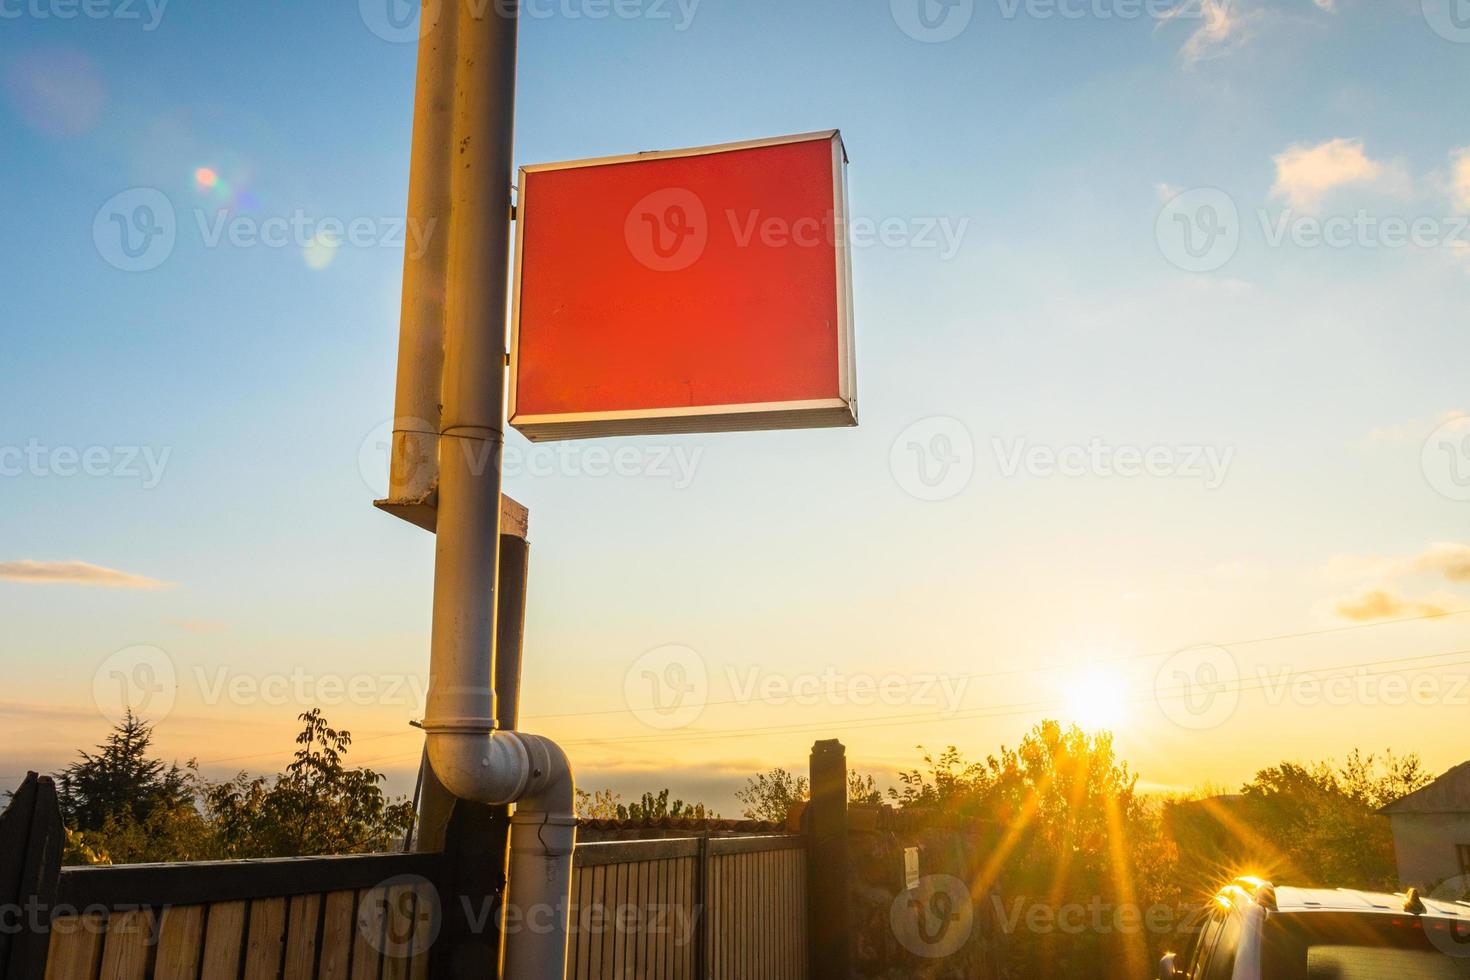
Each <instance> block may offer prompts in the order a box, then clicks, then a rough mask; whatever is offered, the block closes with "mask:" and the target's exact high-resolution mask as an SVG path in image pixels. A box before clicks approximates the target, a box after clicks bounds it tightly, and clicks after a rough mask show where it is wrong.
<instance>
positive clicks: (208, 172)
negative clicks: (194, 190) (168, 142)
mask: <svg viewBox="0 0 1470 980" xmlns="http://www.w3.org/2000/svg"><path fill="white" fill-rule="evenodd" d="M218 183H219V174H217V173H215V172H214V169H213V168H212V167H200V168H199V169H198V170H196V171H194V184H195V186H197V187H198V188H199V189H200V190H202V191H211V190H214V187H215V185H216V184H218Z"/></svg>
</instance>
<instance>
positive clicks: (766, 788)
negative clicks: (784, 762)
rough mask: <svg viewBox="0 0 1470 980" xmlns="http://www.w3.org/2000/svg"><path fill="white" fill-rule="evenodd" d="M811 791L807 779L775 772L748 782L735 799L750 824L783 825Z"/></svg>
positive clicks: (737, 791)
mask: <svg viewBox="0 0 1470 980" xmlns="http://www.w3.org/2000/svg"><path fill="white" fill-rule="evenodd" d="M810 791H811V787H810V786H809V785H808V783H807V778H806V777H805V776H794V775H792V774H791V773H789V772H787V771H786V770H785V769H772V770H771V771H770V772H762V773H756V774H755V775H754V776H751V777H750V778H749V779H747V780H746V781H745V787H744V788H743V789H738V790H736V791H735V799H737V800H739V801H740V805H741V806H742V807H743V808H744V809H743V810H742V811H741V812H742V813H743V814H744V815H745V818H746V819H747V820H769V821H772V822H780V821H783V820H785V819H786V815H787V814H788V813H790V812H791V808H792V806H794V805H795V804H797V803H800V802H802V801H803V800H805V799H806V798H807V797H808V796H810V795H811V792H810Z"/></svg>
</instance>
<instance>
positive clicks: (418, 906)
mask: <svg viewBox="0 0 1470 980" xmlns="http://www.w3.org/2000/svg"><path fill="white" fill-rule="evenodd" d="M413 894H414V922H413V949H412V955H411V957H410V959H409V961H408V976H409V980H427V977H428V976H429V953H430V951H431V948H432V946H433V944H434V943H435V942H437V941H438V939H439V936H440V935H442V932H441V931H440V930H441V929H442V928H443V924H444V909H443V907H442V906H441V904H440V902H439V896H438V893H437V892H436V891H435V889H434V886H433V885H431V884H429V883H428V882H422V883H420V884H418V885H417V886H415V887H414V892H413ZM487 927H488V926H487Z"/></svg>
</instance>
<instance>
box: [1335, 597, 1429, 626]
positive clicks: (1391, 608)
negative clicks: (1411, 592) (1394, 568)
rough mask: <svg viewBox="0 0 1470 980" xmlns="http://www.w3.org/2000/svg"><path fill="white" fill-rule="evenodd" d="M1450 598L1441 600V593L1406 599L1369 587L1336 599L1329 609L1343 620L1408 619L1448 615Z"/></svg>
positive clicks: (1356, 621)
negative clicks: (1367, 589) (1364, 590)
mask: <svg viewBox="0 0 1470 980" xmlns="http://www.w3.org/2000/svg"><path fill="white" fill-rule="evenodd" d="M1453 602H1454V599H1453V598H1450V600H1449V602H1448V603H1446V602H1445V597H1444V596H1442V595H1435V596H1431V597H1430V598H1428V599H1410V598H1405V597H1404V596H1401V595H1398V594H1397V593H1394V592H1389V591H1387V590H1384V589H1370V590H1369V591H1367V592H1363V593H1361V594H1359V595H1354V596H1349V597H1347V598H1343V599H1339V600H1337V602H1336V603H1335V604H1334V606H1333V609H1334V611H1335V612H1336V613H1337V615H1339V616H1341V617H1342V618H1343V619H1347V620H1351V621H1352V622H1355V623H1369V622H1373V621H1375V620H1380V619H1411V618H1414V617H1417V616H1425V617H1434V616H1445V615H1448V614H1449V613H1450V611H1451V609H1452V608H1454V607H1453Z"/></svg>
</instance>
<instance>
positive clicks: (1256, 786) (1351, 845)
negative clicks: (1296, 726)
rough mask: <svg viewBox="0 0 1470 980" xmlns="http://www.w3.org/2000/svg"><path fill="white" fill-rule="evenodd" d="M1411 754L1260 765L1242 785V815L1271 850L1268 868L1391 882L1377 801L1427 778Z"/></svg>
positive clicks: (1297, 876)
mask: <svg viewBox="0 0 1470 980" xmlns="http://www.w3.org/2000/svg"><path fill="white" fill-rule="evenodd" d="M1429 781H1430V777H1429V775H1428V774H1427V773H1426V772H1424V769H1423V766H1422V765H1421V763H1420V761H1419V757H1418V756H1417V755H1407V756H1403V757H1399V756H1395V755H1394V754H1393V753H1392V752H1387V753H1385V754H1384V755H1382V756H1374V755H1371V754H1369V755H1365V754H1363V753H1362V752H1360V751H1358V750H1357V749H1354V750H1353V752H1352V753H1351V754H1350V755H1349V756H1348V757H1347V761H1346V762H1345V763H1343V764H1342V765H1340V766H1339V765H1336V764H1335V763H1333V762H1330V761H1327V762H1316V763H1306V764H1303V763H1296V762H1283V763H1281V764H1280V765H1276V766H1272V767H1270V768H1268V769H1262V770H1261V771H1260V772H1258V773H1256V776H1255V778H1254V779H1253V780H1252V781H1251V782H1249V783H1247V784H1246V785H1245V786H1244V787H1243V788H1242V789H1241V793H1242V794H1243V797H1244V798H1243V800H1242V801H1241V808H1242V810H1243V813H1244V815H1245V823H1246V824H1247V825H1248V826H1249V827H1251V828H1252V829H1253V831H1254V832H1255V833H1256V834H1259V835H1260V836H1261V837H1262V838H1263V839H1264V840H1265V841H1267V842H1268V843H1269V845H1270V847H1271V848H1272V849H1274V851H1275V853H1274V854H1271V855H1267V856H1266V861H1267V863H1269V864H1273V865H1275V866H1274V867H1271V868H1269V869H1268V870H1269V871H1271V872H1272V873H1273V874H1274V875H1276V876H1278V877H1280V878H1282V879H1283V880H1290V881H1291V883H1293V884H1300V885H1321V886H1331V887H1356V888H1392V887H1395V886H1396V884H1397V878H1398V874H1397V869H1396V864H1395V860H1394V849H1393V836H1392V834H1391V832H1390V828H1389V824H1388V821H1387V820H1385V819H1383V818H1382V817H1380V816H1378V814H1377V811H1378V809H1379V808H1381V807H1383V806H1386V805H1387V804H1389V803H1392V802H1393V801H1394V800H1397V799H1400V798H1401V797H1403V796H1406V795H1408V794H1409V793H1412V792H1414V791H1415V790H1417V789H1419V788H1420V787H1422V786H1424V785H1426V784H1428V782H1429Z"/></svg>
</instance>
